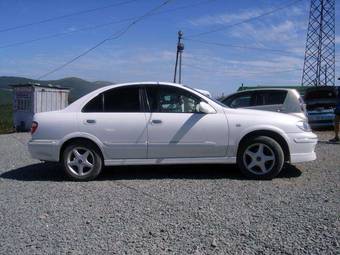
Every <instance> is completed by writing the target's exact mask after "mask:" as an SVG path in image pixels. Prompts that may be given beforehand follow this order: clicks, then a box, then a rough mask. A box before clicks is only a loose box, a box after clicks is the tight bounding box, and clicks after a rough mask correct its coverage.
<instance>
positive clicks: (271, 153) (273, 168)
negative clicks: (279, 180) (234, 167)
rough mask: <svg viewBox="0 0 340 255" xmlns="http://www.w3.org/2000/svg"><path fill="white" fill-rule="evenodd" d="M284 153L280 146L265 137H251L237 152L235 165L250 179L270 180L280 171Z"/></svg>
mask: <svg viewBox="0 0 340 255" xmlns="http://www.w3.org/2000/svg"><path fill="white" fill-rule="evenodd" d="M283 163H284V153H283V151H282V148H281V146H280V145H279V144H278V143H277V142H276V141H275V140H274V139H272V138H270V137H267V136H257V137H251V138H249V139H247V140H246V141H244V142H243V143H242V144H241V145H240V148H239V150H238V155H237V164H238V166H239V168H240V170H241V172H242V173H243V174H244V175H246V176H247V177H250V178H255V179H272V178H274V177H275V176H277V175H278V174H279V173H280V171H281V170H282V167H283Z"/></svg>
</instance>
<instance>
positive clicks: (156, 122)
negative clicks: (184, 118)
mask: <svg viewBox="0 0 340 255" xmlns="http://www.w3.org/2000/svg"><path fill="white" fill-rule="evenodd" d="M151 123H152V124H161V123H162V121H161V120H152V121H151Z"/></svg>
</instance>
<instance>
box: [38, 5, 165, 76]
mask: <svg viewBox="0 0 340 255" xmlns="http://www.w3.org/2000/svg"><path fill="white" fill-rule="evenodd" d="M171 1H172V0H165V1H163V2H162V3H161V4H160V5H158V6H156V7H154V8H152V9H151V10H150V11H147V12H146V13H145V14H143V15H142V16H140V17H138V18H137V19H135V20H134V21H132V22H131V23H130V24H128V25H127V26H126V27H125V28H123V29H121V30H118V31H117V32H116V33H114V34H112V35H110V36H109V37H107V38H105V39H104V40H102V41H100V42H99V43H97V44H95V45H94V46H92V47H91V48H89V49H87V50H86V51H84V52H82V53H81V54H80V55H78V56H76V57H74V58H72V59H71V60H69V61H67V62H65V63H64V64H62V65H60V66H58V67H57V68H55V69H52V70H51V71H49V72H47V73H45V74H43V75H41V76H39V77H38V78H37V79H38V80H40V79H42V78H44V77H46V76H48V75H50V74H52V73H54V72H56V71H59V70H60V69H62V68H64V67H66V66H68V65H69V64H71V63H73V62H75V61H76V60H78V59H79V58H81V57H83V56H85V55H87V54H88V53H89V52H91V51H93V50H94V49H96V48H98V47H99V46H101V45H102V44H104V43H105V42H107V41H110V40H116V39H118V38H120V37H121V36H123V35H124V34H125V33H126V32H128V31H129V30H130V28H131V27H133V26H134V25H136V24H137V23H138V22H140V21H141V20H143V19H145V18H147V17H148V16H150V15H151V14H153V13H154V12H155V11H157V10H158V9H160V8H162V7H163V6H165V5H167V4H168V3H169V2H171Z"/></svg>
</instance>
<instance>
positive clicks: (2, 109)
mask: <svg viewBox="0 0 340 255" xmlns="http://www.w3.org/2000/svg"><path fill="white" fill-rule="evenodd" d="M13 131H14V128H13V110H12V104H5V105H0V134H5V133H10V132H13Z"/></svg>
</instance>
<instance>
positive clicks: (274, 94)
mask: <svg viewBox="0 0 340 255" xmlns="http://www.w3.org/2000/svg"><path fill="white" fill-rule="evenodd" d="M286 96H287V91H276V90H271V91H264V92H258V93H257V95H256V105H273V104H283V103H284V101H285V99H286Z"/></svg>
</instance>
